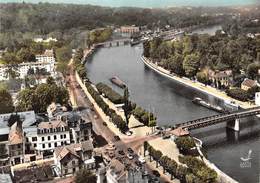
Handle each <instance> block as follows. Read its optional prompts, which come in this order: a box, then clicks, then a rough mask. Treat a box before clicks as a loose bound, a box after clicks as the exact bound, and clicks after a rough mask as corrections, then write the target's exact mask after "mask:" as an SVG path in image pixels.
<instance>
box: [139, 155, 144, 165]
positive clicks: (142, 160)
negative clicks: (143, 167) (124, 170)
mask: <svg viewBox="0 0 260 183" xmlns="http://www.w3.org/2000/svg"><path fill="white" fill-rule="evenodd" d="M138 160H139V161H140V162H141V163H142V164H144V163H145V162H146V161H145V159H144V157H142V156H140V157H139V158H138Z"/></svg>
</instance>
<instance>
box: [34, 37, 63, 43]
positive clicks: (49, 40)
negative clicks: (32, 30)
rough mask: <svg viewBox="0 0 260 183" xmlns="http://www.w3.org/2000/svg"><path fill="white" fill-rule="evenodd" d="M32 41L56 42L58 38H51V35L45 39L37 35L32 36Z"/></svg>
mask: <svg viewBox="0 0 260 183" xmlns="http://www.w3.org/2000/svg"><path fill="white" fill-rule="evenodd" d="M33 41H34V42H36V43H49V42H51V41H53V42H57V41H58V40H57V39H56V38H52V37H49V38H47V39H43V38H40V37H39V38H34V39H33Z"/></svg>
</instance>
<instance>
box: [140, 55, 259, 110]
mask: <svg viewBox="0 0 260 183" xmlns="http://www.w3.org/2000/svg"><path fill="white" fill-rule="evenodd" d="M141 59H142V61H143V63H144V64H145V65H146V66H148V67H149V68H150V69H152V70H154V71H155V72H157V73H159V74H161V75H163V76H165V77H168V78H169V79H172V80H175V81H177V82H179V83H181V84H183V85H185V86H188V87H190V88H192V89H194V90H197V91H199V92H202V93H204V94H207V95H211V96H213V97H216V98H218V99H220V100H222V101H234V102H235V103H236V104H238V105H239V106H240V107H241V108H243V109H248V108H252V107H256V106H255V105H252V104H250V103H249V102H242V101H239V100H236V99H233V98H231V97H229V96H227V95H226V93H225V92H223V91H220V90H218V89H216V88H213V87H211V86H207V85H206V86H205V85H204V84H202V83H199V82H196V81H192V80H189V79H188V78H180V77H178V76H176V75H173V74H171V73H170V71H168V70H166V69H164V68H162V67H160V66H158V65H156V64H154V63H152V62H151V61H150V60H149V59H148V58H146V57H144V56H142V57H141Z"/></svg>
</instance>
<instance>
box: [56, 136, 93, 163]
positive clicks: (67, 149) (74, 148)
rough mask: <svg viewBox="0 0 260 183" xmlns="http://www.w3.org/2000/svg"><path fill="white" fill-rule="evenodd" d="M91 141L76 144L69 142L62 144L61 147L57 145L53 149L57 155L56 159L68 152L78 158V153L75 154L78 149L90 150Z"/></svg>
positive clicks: (91, 147)
mask: <svg viewBox="0 0 260 183" xmlns="http://www.w3.org/2000/svg"><path fill="white" fill-rule="evenodd" d="M93 149H94V147H93V143H92V141H90V140H87V141H84V142H81V143H78V144H70V145H67V146H62V147H57V148H55V150H54V153H55V155H56V157H57V159H58V160H59V161H60V160H62V159H63V158H64V157H65V156H67V155H68V154H72V155H74V156H76V157H78V158H80V157H79V155H78V154H77V152H78V151H83V152H85V151H90V150H93Z"/></svg>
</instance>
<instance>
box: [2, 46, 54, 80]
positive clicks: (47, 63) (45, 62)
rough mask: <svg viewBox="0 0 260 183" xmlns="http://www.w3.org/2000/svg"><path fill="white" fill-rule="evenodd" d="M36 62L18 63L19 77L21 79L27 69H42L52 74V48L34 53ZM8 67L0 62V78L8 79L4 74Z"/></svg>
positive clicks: (26, 72)
mask: <svg viewBox="0 0 260 183" xmlns="http://www.w3.org/2000/svg"><path fill="white" fill-rule="evenodd" d="M35 57H36V62H23V63H21V64H19V65H18V74H19V78H21V79H23V78H24V77H25V76H26V75H27V74H28V70H29V69H33V70H34V72H35V71H36V69H37V68H38V69H44V70H45V71H46V72H48V73H50V74H51V75H52V76H53V75H54V74H55V57H54V53H53V50H45V52H44V54H42V55H36V56H35ZM7 69H8V68H7V67H6V65H3V64H0V80H8V79H9V78H8V76H7V75H6V70H7Z"/></svg>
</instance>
